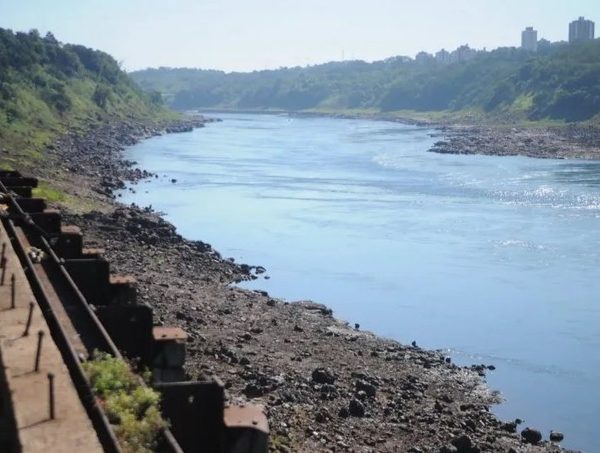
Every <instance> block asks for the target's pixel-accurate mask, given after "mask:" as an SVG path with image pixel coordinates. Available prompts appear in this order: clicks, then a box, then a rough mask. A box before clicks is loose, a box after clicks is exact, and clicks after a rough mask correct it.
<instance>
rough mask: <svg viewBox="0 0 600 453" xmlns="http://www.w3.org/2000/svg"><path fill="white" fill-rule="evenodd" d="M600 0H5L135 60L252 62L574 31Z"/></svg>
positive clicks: (311, 60)
mask: <svg viewBox="0 0 600 453" xmlns="http://www.w3.org/2000/svg"><path fill="white" fill-rule="evenodd" d="M598 1H599V0H363V1H358V0H0V27H2V28H10V29H13V30H15V31H16V30H20V31H28V30H30V29H32V28H36V29H38V30H39V31H40V32H41V33H42V34H45V33H46V32H47V31H51V32H52V33H53V34H54V35H55V36H56V38H57V39H58V40H59V41H61V42H65V43H67V42H68V43H76V44H83V45H86V46H88V47H93V48H96V49H100V50H103V51H105V52H108V53H110V54H111V55H113V56H114V57H115V58H116V59H117V60H118V61H120V62H121V63H122V65H123V67H124V68H125V69H127V70H136V69H143V68H147V67H158V66H170V67H194V68H203V69H221V70H225V71H251V70H256V69H274V68H279V67H285V66H288V67H291V66H305V65H310V64H318V63H323V62H327V61H333V60H336V61H339V60H343V59H345V60H349V59H361V60H366V61H373V60H381V59H385V58H388V57H391V56H397V55H407V56H411V57H414V55H415V54H416V53H417V52H419V51H421V50H424V51H427V52H436V51H437V50H439V49H441V48H445V49H447V50H452V49H455V48H456V47H458V46H459V45H462V44H469V45H470V46H471V47H474V48H477V49H482V48H487V49H488V50H490V49H494V48H497V47H503V46H518V45H519V44H520V39H521V38H520V37H521V30H523V29H524V28H525V27H526V26H533V27H534V28H535V29H536V30H538V37H539V38H546V39H548V40H550V41H560V40H566V39H567V36H568V23H569V22H570V21H571V20H574V19H577V18H578V17H579V16H585V17H586V18H588V19H591V20H593V21H595V22H598V21H600V7H599V3H598Z"/></svg>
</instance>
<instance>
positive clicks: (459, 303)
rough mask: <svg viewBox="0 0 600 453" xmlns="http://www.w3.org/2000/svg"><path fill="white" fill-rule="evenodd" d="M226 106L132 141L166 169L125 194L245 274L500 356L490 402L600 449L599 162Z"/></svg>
mask: <svg viewBox="0 0 600 453" xmlns="http://www.w3.org/2000/svg"><path fill="white" fill-rule="evenodd" d="M220 117H221V118H223V119H224V121H223V122H221V123H212V124H209V125H207V127H206V128H203V129H197V130H194V131H193V132H191V133H183V134H173V135H166V136H162V137H156V138H152V139H150V140H146V141H144V142H142V143H140V144H138V145H135V146H133V147H131V148H129V149H128V150H127V151H126V156H127V158H128V159H131V160H135V161H137V162H138V164H139V166H140V167H142V168H145V169H147V170H149V171H152V172H156V173H158V174H159V178H156V179H154V178H153V179H151V180H148V181H146V182H141V183H140V184H138V185H135V186H132V188H133V189H134V190H135V193H134V192H131V191H129V190H125V191H122V193H121V195H122V198H121V200H122V201H123V202H125V203H132V202H135V203H136V204H138V205H141V206H148V205H152V207H153V208H154V209H155V210H158V211H161V212H164V213H165V217H166V218H167V219H168V220H169V221H171V222H172V223H173V224H174V225H175V226H176V227H177V229H178V231H179V233H180V234H182V235H183V236H185V237H187V238H190V239H200V240H203V241H205V242H209V243H211V244H212V245H213V246H214V247H215V248H216V249H217V250H219V251H220V252H221V253H222V254H223V255H224V256H231V257H234V258H235V260H236V261H238V262H244V263H248V264H252V265H263V266H265V267H266V268H267V275H268V277H269V279H265V278H262V277H261V278H260V279H258V280H256V281H254V282H251V283H249V284H245V286H246V287H249V288H253V289H264V290H267V291H268V292H269V293H270V294H271V295H273V296H277V297H282V298H285V299H288V300H298V299H312V300H315V301H318V302H322V303H325V304H327V305H329V306H330V307H331V308H333V310H334V312H335V314H336V316H338V317H340V318H342V319H345V320H348V321H349V322H351V323H355V322H357V323H360V325H361V329H368V330H371V331H373V332H375V333H377V334H380V335H383V336H387V337H392V338H395V339H397V340H399V341H401V342H403V343H410V342H411V341H413V340H415V341H416V342H417V343H418V344H419V346H422V347H427V348H433V349H443V350H445V351H447V353H448V354H450V355H451V356H452V357H453V358H454V360H455V361H456V362H458V363H460V364H471V363H485V364H493V365H495V366H496V367H497V369H496V370H495V371H493V372H490V373H489V374H488V378H487V380H488V382H489V385H490V387H491V388H493V389H496V390H499V391H500V392H501V393H502V395H503V397H504V399H505V402H504V403H503V404H501V405H498V406H496V407H494V411H495V413H497V414H498V416H499V417H501V418H503V419H514V418H515V417H520V418H522V419H524V420H525V424H524V425H523V426H525V425H528V426H532V427H537V428H538V429H540V430H541V431H542V433H543V434H544V436H545V437H546V438H547V436H548V433H549V431H550V430H551V429H554V430H559V431H562V432H563V433H564V434H565V442H564V445H565V446H567V447H570V448H577V449H583V450H585V451H589V452H594V451H600V430H599V429H598V421H599V420H600V353H599V351H600V272H599V267H600V162H583V161H568V160H537V159H531V158H525V157H493V156H474V155H469V156H467V155H440V154H434V153H430V152H427V149H428V148H429V147H430V146H431V145H432V144H433V143H434V142H435V141H436V140H439V139H440V138H436V137H432V135H434V134H435V131H433V130H430V129H427V128H421V127H413V126H407V125H401V124H396V123H389V122H379V121H367V120H345V119H332V118H290V117H287V116H276V115H250V114H223V115H220ZM172 179H176V182H175V183H172V182H171V180H172ZM523 426H522V427H523Z"/></svg>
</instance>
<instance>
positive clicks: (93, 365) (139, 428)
mask: <svg viewBox="0 0 600 453" xmlns="http://www.w3.org/2000/svg"><path fill="white" fill-rule="evenodd" d="M83 369H84V370H85V372H86V374H87V376H88V379H89V380H90V384H91V386H92V390H93V392H94V394H95V395H96V397H97V398H98V399H99V400H100V401H101V403H102V405H103V406H104V410H105V412H106V415H107V417H108V420H109V421H110V423H111V424H112V425H113V429H114V431H115V434H116V436H117V438H118V439H119V442H120V444H121V447H122V448H123V450H124V451H125V452H127V453H150V452H153V451H156V447H157V444H158V438H159V435H160V433H161V432H162V431H163V430H164V429H165V428H167V427H168V423H167V422H166V421H165V420H164V419H163V418H162V416H161V414H160V394H159V393H158V392H156V391H155V390H153V389H151V388H150V387H146V386H144V385H142V384H141V383H140V381H139V379H138V378H137V376H136V375H135V374H133V372H132V371H131V370H130V368H129V365H128V364H127V362H125V361H124V360H122V359H117V358H115V357H112V356H110V355H109V354H104V353H96V354H95V355H94V358H93V359H92V360H90V361H88V362H85V363H84V364H83Z"/></svg>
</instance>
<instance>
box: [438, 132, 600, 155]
mask: <svg viewBox="0 0 600 453" xmlns="http://www.w3.org/2000/svg"><path fill="white" fill-rule="evenodd" d="M441 135H442V136H443V140H441V141H438V142H436V143H435V144H434V146H433V147H432V148H431V149H430V151H432V152H436V153H442V154H487V155H492V156H516V155H521V156H529V157H537V158H547V159H588V160H591V159H600V128H596V127H592V126H576V125H572V126H567V127H551V128H550V127H549V128H524V127H491V126H460V125H450V126H442V127H441Z"/></svg>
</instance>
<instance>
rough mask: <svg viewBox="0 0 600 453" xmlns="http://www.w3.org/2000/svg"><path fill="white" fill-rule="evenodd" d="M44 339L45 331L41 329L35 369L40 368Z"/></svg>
mask: <svg viewBox="0 0 600 453" xmlns="http://www.w3.org/2000/svg"><path fill="white" fill-rule="evenodd" d="M43 339H44V331H43V330H40V331H39V332H38V344H37V351H36V352H35V368H34V371H36V372H37V371H39V370H40V357H41V355H42V340H43Z"/></svg>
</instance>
